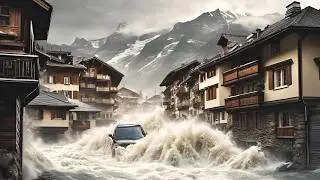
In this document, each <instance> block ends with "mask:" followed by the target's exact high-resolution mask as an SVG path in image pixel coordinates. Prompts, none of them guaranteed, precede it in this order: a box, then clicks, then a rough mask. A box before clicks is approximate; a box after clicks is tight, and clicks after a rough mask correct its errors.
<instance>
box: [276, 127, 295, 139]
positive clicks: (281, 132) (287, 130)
mask: <svg viewBox="0 0 320 180" xmlns="http://www.w3.org/2000/svg"><path fill="white" fill-rule="evenodd" d="M277 138H282V139H292V138H294V127H293V126H287V127H278V128H277Z"/></svg>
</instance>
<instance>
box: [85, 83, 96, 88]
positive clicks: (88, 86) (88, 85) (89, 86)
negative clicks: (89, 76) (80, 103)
mask: <svg viewBox="0 0 320 180" xmlns="http://www.w3.org/2000/svg"><path fill="white" fill-rule="evenodd" d="M87 88H96V85H95V84H87Z"/></svg>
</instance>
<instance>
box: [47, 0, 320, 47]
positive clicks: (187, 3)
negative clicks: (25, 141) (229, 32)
mask: <svg viewBox="0 0 320 180" xmlns="http://www.w3.org/2000/svg"><path fill="white" fill-rule="evenodd" d="M49 1H50V2H51V4H52V5H53V6H54V12H53V18H52V22H51V30H50V35H49V41H50V42H53V43H59V44H62V43H66V44H70V43H71V42H72V41H73V39H74V38H75V37H76V36H78V37H85V38H88V39H95V38H99V37H105V36H107V35H108V34H110V33H112V32H113V31H114V30H115V29H116V27H117V25H118V23H119V22H122V21H126V22H127V23H128V24H129V26H128V29H129V30H130V31H132V32H135V33H142V32H145V31H150V30H155V29H164V28H168V27H170V26H172V25H173V24H174V23H175V22H178V21H187V20H190V19H193V18H195V17H196V16H198V15H200V14H202V13H203V12H206V11H212V10H215V9H217V8H220V9H229V10H231V11H238V12H249V13H251V14H257V15H262V14H264V13H273V12H280V13H284V11H285V5H287V4H289V3H290V2H291V1H292V0H267V1H264V2H261V1H256V0H224V1H222V2H221V1H220V0H49ZM301 3H302V6H308V5H310V6H314V7H316V8H319V7H320V1H319V0H302V1H301Z"/></svg>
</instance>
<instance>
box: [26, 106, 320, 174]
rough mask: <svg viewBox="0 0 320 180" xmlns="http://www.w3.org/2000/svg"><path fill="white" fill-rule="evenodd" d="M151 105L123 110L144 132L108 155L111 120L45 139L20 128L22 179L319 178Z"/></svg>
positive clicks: (201, 125) (317, 171)
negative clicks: (289, 168) (137, 139)
mask: <svg viewBox="0 0 320 180" xmlns="http://www.w3.org/2000/svg"><path fill="white" fill-rule="evenodd" d="M162 113H163V110H162V109H157V110H155V111H154V112H151V113H148V114H140V115H139V114H135V115H127V116H125V117H124V118H123V119H122V120H121V121H122V122H138V123H140V124H141V125H142V126H143V127H144V129H145V131H146V132H147V133H148V134H147V136H146V137H145V138H144V139H143V140H141V141H140V142H138V143H137V144H135V145H130V146H128V147H127V148H126V149H124V148H118V149H117V150H116V157H115V158H112V157H111V151H110V146H111V139H110V138H109V137H108V134H109V133H111V132H112V130H113V128H114V125H110V126H109V127H99V128H94V129H90V130H89V131H86V132H84V133H83V134H82V135H79V136H77V137H72V138H71V137H69V136H68V135H66V137H65V139H64V140H62V141H60V142H57V143H53V144H52V143H50V144H49V143H46V142H43V140H41V139H40V138H37V137H33V136H32V132H31V131H28V132H27V133H25V134H26V135H25V136H26V137H25V144H24V161H23V163H24V179H25V180H31V179H37V178H38V179H57V180H60V179H65V180H86V179H88V180H95V179H97V180H113V179H115V180H118V179H119V180H126V179H129V180H140V179H142V180H143V179H145V180H180V179H181V180H209V179H215V180H216V179H218V180H220V179H221V180H224V179H225V180H231V179H244V180H245V179H249V180H250V179H254V180H257V179H288V180H289V179H290V180H291V179H320V170H314V171H302V172H283V173H280V172H276V171H275V169H276V167H277V166H279V164H281V163H282V162H280V161H277V160H275V159H272V160H271V159H269V158H267V157H266V156H265V154H264V153H263V152H262V151H260V149H259V147H255V146H253V147H250V148H248V149H240V148H238V147H237V146H236V145H235V144H234V143H233V141H232V137H231V135H229V134H225V133H223V132H221V131H218V130H215V129H213V128H211V127H210V126H209V125H207V124H205V123H201V122H199V121H196V120H194V119H190V120H185V121H179V122H172V121H167V120H166V119H165V118H164V117H163V116H162Z"/></svg>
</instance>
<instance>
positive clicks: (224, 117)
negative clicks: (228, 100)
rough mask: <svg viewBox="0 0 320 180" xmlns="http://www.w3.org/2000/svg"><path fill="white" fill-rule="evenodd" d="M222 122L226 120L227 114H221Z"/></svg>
mask: <svg viewBox="0 0 320 180" xmlns="http://www.w3.org/2000/svg"><path fill="white" fill-rule="evenodd" d="M221 120H226V113H225V112H224V111H222V112H221Z"/></svg>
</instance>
